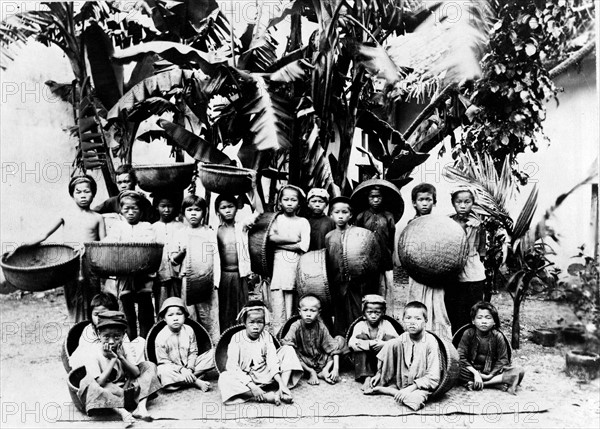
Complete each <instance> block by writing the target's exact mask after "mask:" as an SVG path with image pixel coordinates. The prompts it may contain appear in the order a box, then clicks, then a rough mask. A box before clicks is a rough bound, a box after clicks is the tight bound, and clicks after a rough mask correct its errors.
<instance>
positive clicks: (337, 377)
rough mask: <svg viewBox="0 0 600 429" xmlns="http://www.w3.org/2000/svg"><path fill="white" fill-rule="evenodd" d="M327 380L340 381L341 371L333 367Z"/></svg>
mask: <svg viewBox="0 0 600 429" xmlns="http://www.w3.org/2000/svg"><path fill="white" fill-rule="evenodd" d="M327 380H329V382H330V383H337V382H338V381H340V372H339V371H338V370H337V369H333V370H332V371H331V372H330V373H329V376H328V377H327Z"/></svg>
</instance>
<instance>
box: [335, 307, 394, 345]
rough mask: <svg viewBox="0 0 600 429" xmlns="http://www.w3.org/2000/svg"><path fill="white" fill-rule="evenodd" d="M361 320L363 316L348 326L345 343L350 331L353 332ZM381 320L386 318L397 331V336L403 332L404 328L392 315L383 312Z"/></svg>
mask: <svg viewBox="0 0 600 429" xmlns="http://www.w3.org/2000/svg"><path fill="white" fill-rule="evenodd" d="M362 320H365V318H364V317H363V316H360V317H359V318H357V319H356V320H355V321H354V322H352V324H351V325H350V327H349V328H348V331H347V332H346V343H348V342H349V341H350V337H352V333H353V332H354V328H355V327H356V325H357V323H358V322H360V321H362ZM383 320H387V321H388V322H390V323H391V324H392V326H393V327H394V329H395V330H396V332H397V333H398V336H400V335H402V334H403V333H404V328H403V327H402V325H401V324H400V322H398V321H397V320H396V319H394V318H393V317H390V316H388V315H387V314H384V315H383Z"/></svg>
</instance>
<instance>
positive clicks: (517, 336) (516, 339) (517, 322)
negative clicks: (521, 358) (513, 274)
mask: <svg viewBox="0 0 600 429" xmlns="http://www.w3.org/2000/svg"><path fill="white" fill-rule="evenodd" d="M521 302H522V299H521V297H520V296H519V295H518V294H517V295H515V297H514V300H513V322H512V337H511V341H510V345H511V347H512V348H513V349H518V348H520V347H521Z"/></svg>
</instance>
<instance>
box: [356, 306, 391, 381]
mask: <svg viewBox="0 0 600 429" xmlns="http://www.w3.org/2000/svg"><path fill="white" fill-rule="evenodd" d="M362 303H363V319H364V320H361V321H360V322H358V323H357V324H356V325H355V326H354V328H353V330H352V335H351V337H350V341H348V346H349V347H350V349H352V351H353V353H352V360H353V361H354V379H355V380H356V381H360V382H363V381H364V380H365V378H366V377H372V376H373V375H375V373H376V372H377V353H379V351H380V350H381V348H382V347H383V345H384V344H385V342H386V341H389V340H391V339H394V338H397V337H398V333H397V332H396V329H394V326H392V324H391V323H390V322H389V321H387V320H385V319H384V318H383V316H384V315H385V310H386V303H385V299H383V297H382V296H381V295H365V297H364V298H363V300H362Z"/></svg>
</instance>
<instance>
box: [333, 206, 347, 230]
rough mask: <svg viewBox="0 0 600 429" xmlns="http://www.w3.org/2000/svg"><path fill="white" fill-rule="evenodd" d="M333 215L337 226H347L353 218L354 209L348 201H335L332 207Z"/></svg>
mask: <svg viewBox="0 0 600 429" xmlns="http://www.w3.org/2000/svg"><path fill="white" fill-rule="evenodd" d="M331 217H332V219H333V221H334V222H335V224H336V225H337V226H340V227H342V226H346V225H347V224H348V222H350V219H351V218H352V210H350V206H349V205H348V204H346V203H335V204H334V205H333V208H332V209H331Z"/></svg>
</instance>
